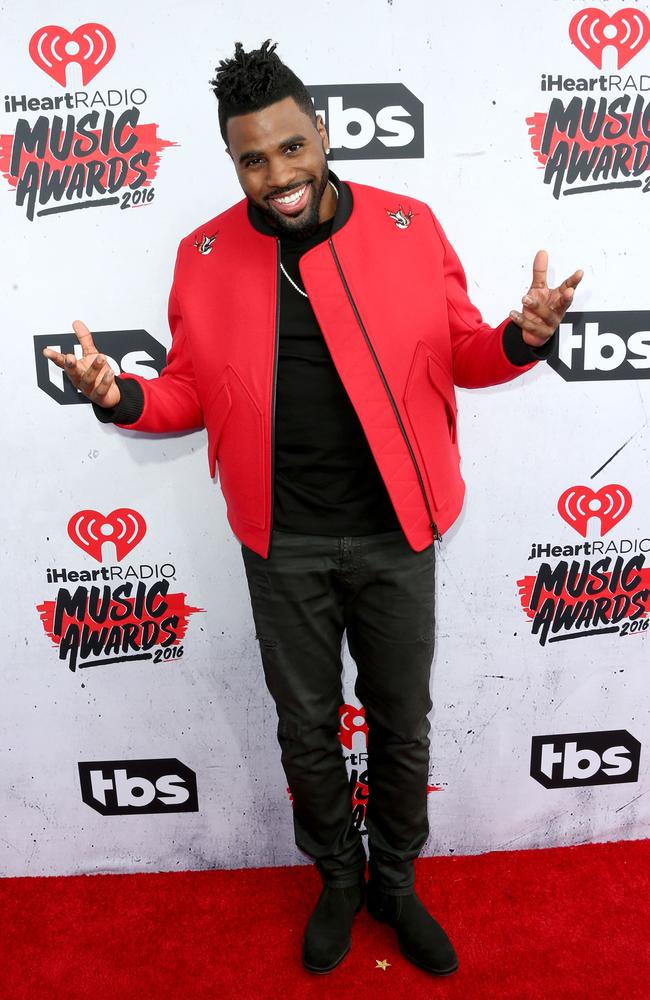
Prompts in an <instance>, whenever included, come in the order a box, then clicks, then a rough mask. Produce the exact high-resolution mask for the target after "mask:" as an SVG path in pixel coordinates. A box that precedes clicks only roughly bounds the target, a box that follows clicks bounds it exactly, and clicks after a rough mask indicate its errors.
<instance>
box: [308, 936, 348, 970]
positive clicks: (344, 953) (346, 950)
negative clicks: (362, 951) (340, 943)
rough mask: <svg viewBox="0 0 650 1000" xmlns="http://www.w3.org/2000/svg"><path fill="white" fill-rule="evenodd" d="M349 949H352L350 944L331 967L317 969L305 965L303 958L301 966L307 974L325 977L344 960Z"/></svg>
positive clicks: (313, 966)
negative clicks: (311, 973)
mask: <svg viewBox="0 0 650 1000" xmlns="http://www.w3.org/2000/svg"><path fill="white" fill-rule="evenodd" d="M351 947H352V942H350V944H349V945H348V946H347V948H346V949H345V951H344V952H343V954H342V955H340V956H339V957H338V958H337V959H336V961H335V962H334V963H333V964H332V965H328V966H327V968H323V967H320V968H319V967H317V966H315V965H307V963H306V962H305V960H304V958H303V960H302V964H303V966H304V967H305V969H307V971H308V972H313V973H315V974H316V975H317V976H318V975H320V976H325V975H327V973H328V972H332V970H333V969H335V968H336V966H337V965H340V964H341V962H342V961H343V959H344V958H345V956H346V955H347V954H348V952H349V951H350V948H351Z"/></svg>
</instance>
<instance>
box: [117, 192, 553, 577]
mask: <svg viewBox="0 0 650 1000" xmlns="http://www.w3.org/2000/svg"><path fill="white" fill-rule="evenodd" d="M331 176H334V175H333V174H332V175H331ZM336 180H337V182H338V187H339V191H340V194H341V195H342V196H344V197H343V198H341V197H340V198H339V207H341V203H344V202H345V199H347V201H348V210H347V212H344V213H343V214H342V215H341V213H340V212H339V207H337V216H336V217H335V224H334V225H333V227H332V234H331V237H330V238H329V239H328V240H326V241H323V242H322V243H319V244H318V245H317V246H315V247H313V248H312V249H311V250H308V251H307V252H306V253H305V254H304V255H303V256H302V257H301V258H300V263H299V266H300V274H301V277H302V280H303V282H304V288H305V290H306V291H307V293H308V295H309V301H310V303H311V305H312V308H313V310H314V313H315V316H316V319H317V321H318V324H319V326H320V329H321V331H322V334H323V337H324V338H325V342H326V344H327V347H328V349H329V351H330V354H331V356H332V360H333V362H334V365H335V367H336V369H337V371H338V374H339V376H340V378H341V380H342V383H343V386H344V387H345V389H346V391H347V393H348V395H349V397H350V400H351V402H352V404H353V406H354V408H355V410H356V413H357V415H358V417H359V420H360V422H361V425H362V427H363V430H364V432H365V434H366V437H367V439H368V443H369V446H370V448H371V450H372V453H373V455H374V458H375V461H376V463H377V466H378V468H379V471H380V474H381V476H382V478H383V480H384V483H385V484H386V489H387V491H388V494H389V496H390V498H391V501H392V503H393V505H394V508H395V512H396V514H397V517H398V519H399V522H400V524H401V526H402V529H403V531H404V534H405V536H406V538H407V541H408V542H409V544H410V546H411V548H413V549H414V550H415V551H420V550H422V549H424V548H426V547H427V546H429V545H430V544H431V543H432V541H433V539H434V538H438V537H440V536H441V534H442V533H443V532H444V531H446V530H447V529H448V528H449V527H450V525H451V524H453V522H454V521H455V519H456V518H457V517H458V514H459V513H460V510H461V507H462V504H463V497H464V492H465V485H464V482H463V479H462V477H461V473H460V457H459V451H458V436H457V429H456V399H455V394H454V384H455V385H459V386H464V387H467V388H477V387H482V386H489V385H496V384H498V383H501V382H507V381H509V380H510V379H513V378H516V377H517V376H518V375H521V374H522V372H525V371H528V369H529V368H531V367H532V366H533V365H534V364H535V363H536V361H537V360H538V358H536V357H535V356H534V355H533V354H532V352H527V348H526V346H525V345H524V343H523V341H522V340H521V337H520V332H519V331H518V330H517V333H518V334H519V340H520V347H522V348H524V353H523V359H522V357H519V358H518V359H517V360H518V362H519V363H517V364H515V363H513V361H512V360H509V357H508V356H507V355H506V353H505V350H504V331H505V330H506V326H507V325H508V323H509V320H505V321H504V322H503V323H502V324H501V325H500V326H498V327H496V328H492V327H490V326H489V325H488V324H487V323H484V322H483V320H482V318H481V314H480V313H479V311H478V309H477V308H476V307H475V306H474V305H472V303H471V302H470V300H469V298H468V295H467V285H466V280H465V275H464V272H463V268H462V266H461V264H460V261H459V259H458V257H457V256H456V254H455V252H454V250H453V249H452V247H451V245H450V244H449V242H448V240H447V238H446V236H445V234H444V232H443V230H442V228H441V226H440V224H439V223H438V221H437V219H436V218H435V216H434V215H433V213H432V211H431V209H430V208H429V207H428V206H427V205H426V204H425V203H424V202H421V201H417V200H416V199H413V198H406V199H405V197H404V196H401V195H396V194H393V193H390V192H388V191H382V190H380V189H378V188H374V187H369V186H367V185H364V184H357V183H352V182H350V183H344V182H342V181H339V180H338V178H336ZM254 211H255V210H254V209H252V210H251V205H250V204H249V202H248V200H247V199H246V198H244V199H243V200H242V201H240V202H238V203H237V204H236V205H233V206H232V207H231V208H229V209H228V210H226V211H225V212H223V213H222V214H221V215H218V216H216V218H214V219H211V220H210V221H209V222H207V223H206V224H205V225H204V226H201V227H199V228H198V229H196V230H194V231H193V232H192V233H190V235H189V236H187V237H185V239H183V240H182V241H181V244H180V246H179V249H178V255H177V259H176V267H175V271H174V280H173V285H172V290H171V294H170V299H169V323H170V327H171V332H172V345H171V348H170V350H169V354H168V357H167V364H166V366H165V368H164V369H163V371H162V373H161V375H160V377H159V378H154V379H151V380H147V379H144V378H142V377H141V376H136V375H129V376H128V379H135V380H136V381H137V382H138V383H139V385H140V388H141V395H142V396H143V400H142V401H141V405H140V407H139V409H138V413H139V415H138V416H137V419H135V420H134V421H131V422H130V423H119V418H118V426H121V427H128V428H129V429H130V430H141V431H148V432H170V431H180V430H191V429H195V428H200V427H203V426H205V427H206V428H207V432H208V458H209V466H210V474H211V475H212V476H214V475H215V471H216V469H217V467H218V473H219V480H220V482H221V489H222V491H223V495H224V498H225V501H226V506H227V517H228V521H229V524H230V526H231V528H232V530H233V532H234V533H235V535H236V537H237V538H238V539H239V541H240V542H242V543H243V544H244V545H246V546H248V547H249V548H251V549H253V551H255V552H257V553H258V554H259V555H260V556H263V557H264V558H268V554H269V541H270V534H271V526H272V523H273V454H274V415H275V386H276V370H277V358H278V335H279V323H280V317H279V280H280V279H279V274H280V271H279V240H278V238H277V235H274V234H273V231H272V230H271V229H270V227H268V226H266V227H264V226H262V227H256V225H254V224H253V221H252V220H253V219H254ZM258 215H259V212H258ZM337 219H338V225H337V224H336V222H337ZM265 229H266V231H265ZM520 354H521V351H520ZM528 358H531V359H532V360H530V361H528ZM120 378H126V376H120ZM132 388H133V387H132Z"/></svg>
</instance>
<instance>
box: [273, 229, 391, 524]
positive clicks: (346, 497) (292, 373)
mask: <svg viewBox="0 0 650 1000" xmlns="http://www.w3.org/2000/svg"><path fill="white" fill-rule="evenodd" d="M331 228H332V220H331V219H330V220H328V221H327V222H323V223H322V224H321V225H320V226H319V228H318V230H317V231H316V233H315V234H314V235H313V236H312V237H310V238H309V239H306V240H301V241H298V240H296V239H293V238H292V237H284V236H283V237H282V238H281V241H280V255H281V261H282V264H283V265H284V269H285V270H286V271H287V273H288V274H289V275H290V276H291V278H292V279H293V280H294V281H295V283H296V284H297V285H298V287H299V288H301V289H302V290H303V291H304V285H303V281H302V278H301V275H300V271H299V269H298V260H299V259H300V257H301V255H302V254H303V253H305V252H306V251H307V250H309V249H311V247H314V246H316V244H318V243H320V242H322V241H323V240H326V239H328V237H329V235H330V231H331ZM279 292H280V340H279V348H278V369H277V388H276V403H275V492H274V508H273V527H274V528H278V529H280V530H281V531H290V532H298V533H300V534H311V535H370V534H378V533H380V532H385V531H396V530H397V529H399V527H400V524H399V521H398V520H397V516H396V514H395V511H394V508H393V505H392V503H391V500H390V498H389V496H388V493H387V491H386V487H385V485H384V482H383V480H382V478H381V475H380V473H379V470H378V468H377V465H376V463H375V460H374V458H373V455H372V452H371V451H370V447H369V445H368V442H367V440H366V436H365V434H364V432H363V428H362V427H361V423H360V421H359V418H358V417H357V414H356V411H355V409H354V407H353V406H352V403H351V402H350V398H349V396H348V394H347V392H346V391H345V389H344V387H343V383H342V382H341V379H340V377H339V374H338V372H337V370H336V367H335V365H334V362H333V361H332V357H331V355H330V353H329V350H328V348H327V345H326V343H325V340H324V338H323V335H322V333H321V331H320V327H319V326H318V323H317V321H316V317H315V315H314V312H313V310H312V308H311V305H310V303H309V300H308V299H307V298H305V297H304V296H303V295H301V294H300V293H299V292H298V291H296V289H295V288H293V286H292V285H291V283H290V282H289V281H288V279H287V278H286V276H285V275H284V274H282V272H281V273H280V289H279ZM371 361H372V359H371V358H369V363H371Z"/></svg>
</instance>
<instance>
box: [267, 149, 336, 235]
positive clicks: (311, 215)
mask: <svg viewBox="0 0 650 1000" xmlns="http://www.w3.org/2000/svg"><path fill="white" fill-rule="evenodd" d="M328 174H329V168H328V165H327V162H325V165H324V167H323V172H322V173H321V175H320V178H319V180H318V186H317V187H315V186H314V183H313V182H312V181H310V183H309V188H310V190H309V200H308V202H307V204H306V205H305V207H304V208H303V210H302V212H301V213H300V215H299V216H298V217H297V218H295V219H292V218H291V217H290V216H287V215H283V214H282V212H278V211H277V210H276V209H275V208H273V206H272V205H269V204H268V202H267V203H266V204H264V205H258V206H257V207H258V208H259V209H260V211H261V212H262V213H263V214H264V215H265V216H266V218H267V220H268V221H269V222H270V223H271V225H272V226H274V227H275V228H276V229H278V230H279V232H280V236H291V237H293V238H294V239H297V240H301V239H302V240H305V239H309V237H310V236H313V235H314V233H315V232H316V230H317V229H318V227H319V226H320V219H319V212H320V203H321V200H322V197H323V194H324V193H325V189H326V187H327V183H328Z"/></svg>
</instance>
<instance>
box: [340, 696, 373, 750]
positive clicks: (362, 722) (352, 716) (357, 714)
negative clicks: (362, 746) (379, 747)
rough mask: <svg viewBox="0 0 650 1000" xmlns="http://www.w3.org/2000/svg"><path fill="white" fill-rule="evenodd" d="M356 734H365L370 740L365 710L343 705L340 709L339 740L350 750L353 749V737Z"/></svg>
mask: <svg viewBox="0 0 650 1000" xmlns="http://www.w3.org/2000/svg"><path fill="white" fill-rule="evenodd" d="M355 733H365V735H366V739H367V738H368V723H367V722H366V710H365V708H355V707H354V705H347V704H346V705H341V707H340V708H339V739H340V741H341V743H342V744H343V746H345V747H347V748H348V750H351V749H352V737H353V736H354V734H355Z"/></svg>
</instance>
